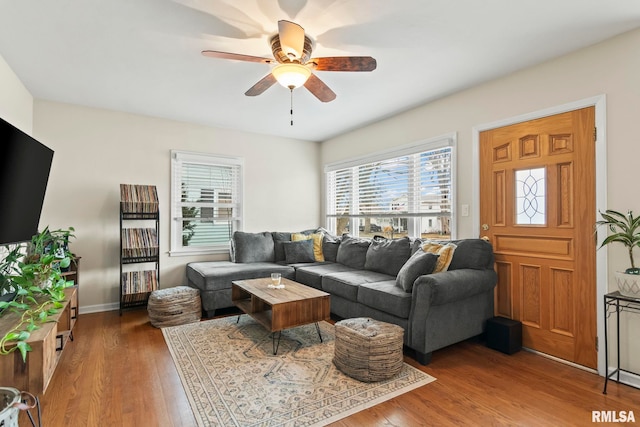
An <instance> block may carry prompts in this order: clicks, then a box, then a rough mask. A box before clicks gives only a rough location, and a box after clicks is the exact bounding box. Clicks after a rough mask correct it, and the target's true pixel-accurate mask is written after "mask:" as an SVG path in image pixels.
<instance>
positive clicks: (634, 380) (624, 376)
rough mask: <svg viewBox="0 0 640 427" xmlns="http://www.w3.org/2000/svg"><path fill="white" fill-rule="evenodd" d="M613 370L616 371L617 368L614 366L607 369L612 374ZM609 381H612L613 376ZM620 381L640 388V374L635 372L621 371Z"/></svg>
mask: <svg viewBox="0 0 640 427" xmlns="http://www.w3.org/2000/svg"><path fill="white" fill-rule="evenodd" d="M613 371H615V368H612V367H609V369H608V370H607V372H609V374H611V373H612V372H613ZM612 378H613V377H612ZM609 381H611V378H610V379H609ZM620 383H621V384H626V385H629V386H631V387H635V388H640V375H639V374H634V373H633V372H625V371H621V372H620Z"/></svg>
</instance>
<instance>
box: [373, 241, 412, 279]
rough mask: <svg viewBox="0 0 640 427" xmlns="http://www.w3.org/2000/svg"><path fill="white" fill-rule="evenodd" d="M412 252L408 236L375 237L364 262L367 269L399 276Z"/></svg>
mask: <svg viewBox="0 0 640 427" xmlns="http://www.w3.org/2000/svg"><path fill="white" fill-rule="evenodd" d="M410 253H411V242H410V240H409V238H408V237H403V238H401V239H394V240H388V239H373V240H372V241H371V244H370V245H369V248H368V249H367V256H366V259H365V263H364V268H365V269H366V270H371V271H377V272H378V273H384V274H388V275H389V276H397V275H398V272H399V271H400V269H401V268H402V266H403V265H404V263H405V262H407V260H408V259H409V254H410Z"/></svg>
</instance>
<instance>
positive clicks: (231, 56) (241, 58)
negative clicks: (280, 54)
mask: <svg viewBox="0 0 640 427" xmlns="http://www.w3.org/2000/svg"><path fill="white" fill-rule="evenodd" d="M202 54H203V55H204V56H208V57H210V58H220V59H233V60H235V61H247V62H262V63H264V64H271V63H272V62H275V61H274V60H273V59H269V58H261V57H259V56H251V55H241V54H239V53H229V52H218V51H217V50H203V51H202Z"/></svg>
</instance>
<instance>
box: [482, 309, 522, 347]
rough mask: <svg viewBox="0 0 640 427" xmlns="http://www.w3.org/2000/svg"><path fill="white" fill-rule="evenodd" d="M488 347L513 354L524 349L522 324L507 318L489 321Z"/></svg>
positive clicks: (487, 332)
mask: <svg viewBox="0 0 640 427" xmlns="http://www.w3.org/2000/svg"><path fill="white" fill-rule="evenodd" d="M486 334H487V347H489V348H492V349H494V350H498V351H501V352H503V353H506V354H513V353H516V352H518V351H520V349H521V348H522V323H520V322H518V321H517V320H512V319H507V318H506V317H494V318H491V319H489V320H487V327H486Z"/></svg>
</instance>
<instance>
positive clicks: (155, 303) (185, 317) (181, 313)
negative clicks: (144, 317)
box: [147, 286, 202, 328]
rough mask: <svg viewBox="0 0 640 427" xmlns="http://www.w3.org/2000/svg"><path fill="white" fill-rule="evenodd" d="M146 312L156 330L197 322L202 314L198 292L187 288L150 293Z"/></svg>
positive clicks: (180, 287) (177, 287)
mask: <svg viewBox="0 0 640 427" xmlns="http://www.w3.org/2000/svg"><path fill="white" fill-rule="evenodd" d="M147 310H148V311H149V321H150V322H151V324H152V325H153V326H155V327H156V328H163V327H165V326H176V325H184V324H185V323H193V322H198V321H199V320H200V315H201V313H202V311H201V310H202V308H201V305H200V291H198V290H197V289H194V288H190V287H188V286H176V287H175V288H167V289H158V290H156V291H153V292H151V295H150V296H149V302H148V304H147Z"/></svg>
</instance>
